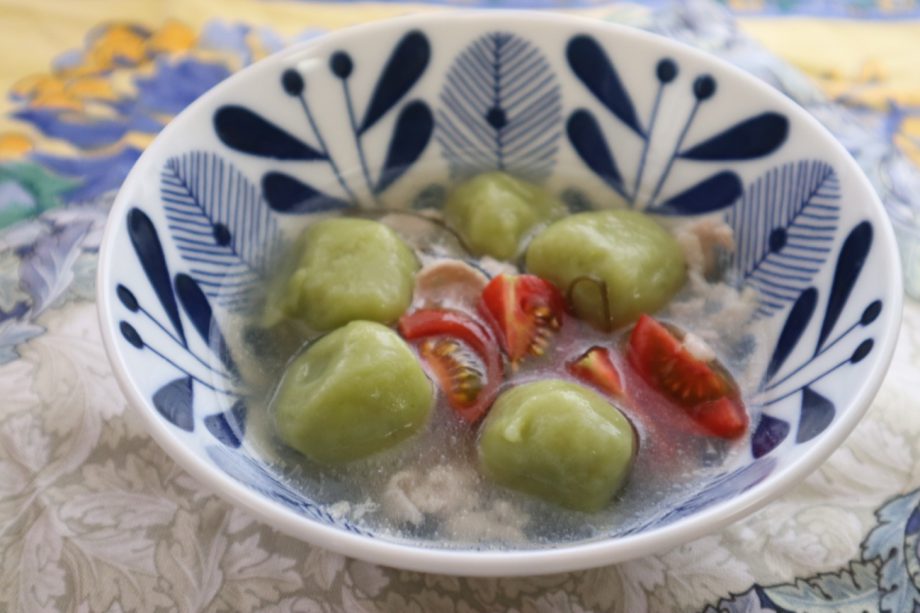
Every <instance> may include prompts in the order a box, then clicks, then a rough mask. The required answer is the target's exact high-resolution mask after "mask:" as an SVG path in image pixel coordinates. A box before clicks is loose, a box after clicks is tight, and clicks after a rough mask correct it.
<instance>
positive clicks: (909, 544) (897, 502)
mask: <svg viewBox="0 0 920 613" xmlns="http://www.w3.org/2000/svg"><path fill="white" fill-rule="evenodd" d="M918 505H920V490H914V491H913V492H911V493H909V494H906V495H904V496H899V497H897V498H895V499H894V500H892V501H891V502H889V503H888V504H886V505H885V506H884V507H882V508H881V509H879V510H878V511H876V513H875V514H876V516H877V518H878V522H879V523H878V525H877V526H876V527H875V528H873V530H872V532H870V533H869V536H868V537H866V540H865V541H864V542H863V545H862V557H863V559H865V560H871V559H875V558H879V559H880V560H881V564H882V566H881V568H879V570H878V587H879V592H878V595H879V596H880V598H879V601H878V603H877V605H876V606H877V609H876V610H881V611H890V612H892V613H894V612H900V611H915V610H916V608H917V605H918V603H920V590H918V589H917V585H916V584H915V583H914V581H913V577H916V576H917V574H920V572H918V562H920V560H918V557H917V555H918V554H917V551H918V550H917V545H918V543H917V541H918V536H920V533H918V531H917V526H916V519H915V516H916V509H917V506H918Z"/></svg>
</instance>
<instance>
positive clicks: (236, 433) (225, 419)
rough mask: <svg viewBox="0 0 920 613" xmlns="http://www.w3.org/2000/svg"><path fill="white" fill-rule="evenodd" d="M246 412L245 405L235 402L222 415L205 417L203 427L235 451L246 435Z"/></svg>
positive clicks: (216, 414)
mask: <svg viewBox="0 0 920 613" xmlns="http://www.w3.org/2000/svg"><path fill="white" fill-rule="evenodd" d="M246 412H247V409H246V403H244V402H243V401H242V400H237V401H236V402H235V403H233V406H232V407H230V408H229V409H227V410H226V411H224V412H223V413H215V414H214V415H208V416H207V417H205V418H204V420H203V421H204V425H205V427H206V428H207V429H208V432H210V433H211V434H213V435H214V438H216V439H217V440H219V441H220V442H221V443H223V444H224V445H227V446H228V447H233V448H234V449H235V448H237V447H239V446H240V445H242V444H243V437H244V436H245V435H246Z"/></svg>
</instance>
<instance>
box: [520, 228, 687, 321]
mask: <svg viewBox="0 0 920 613" xmlns="http://www.w3.org/2000/svg"><path fill="white" fill-rule="evenodd" d="M526 262H527V272H529V273H531V274H535V275H537V276H540V277H543V278H544V279H546V280H548V281H551V282H552V283H554V284H555V285H556V287H559V288H561V289H562V290H563V291H567V289H568V288H569V286H570V285H571V284H572V283H574V282H575V281H576V280H577V279H579V278H582V277H590V278H593V279H597V280H599V281H603V282H604V283H606V286H607V303H608V305H609V309H610V321H609V322H608V321H606V320H605V317H604V303H603V300H602V294H601V292H600V291H599V286H598V285H597V284H596V283H588V282H584V281H581V282H578V283H577V284H576V285H575V286H574V289H573V292H572V302H573V307H574V309H575V313H576V314H577V315H578V316H579V317H580V318H582V319H585V320H587V321H589V322H591V323H592V324H593V325H595V326H597V327H599V328H601V329H607V328H609V327H611V326H612V327H619V326H622V325H625V324H628V323H630V322H632V321H634V320H635V319H637V318H638V317H639V315H641V314H643V313H653V312H655V311H657V310H658V309H660V308H661V307H663V306H665V305H666V304H667V303H668V301H669V300H671V298H672V297H673V296H674V294H675V293H677V291H678V290H679V289H680V288H681V286H683V284H684V280H685V278H686V265H685V264H684V256H683V252H682V251H681V249H680V245H679V244H678V243H677V241H676V240H675V239H674V237H673V236H671V235H670V234H669V233H668V231H667V230H665V229H664V228H662V227H661V226H660V225H658V223H657V222H656V221H655V220H654V219H652V218H651V217H649V216H648V215H645V214H643V213H638V212H635V211H624V210H617V211H597V212H590V213H579V214H577V215H571V216H569V217H566V218H565V219H562V220H560V221H557V222H556V223H554V224H552V225H551V226H549V227H548V228H546V229H545V230H543V231H542V232H541V233H540V234H538V235H537V236H536V237H535V238H534V239H533V241H531V243H530V246H529V247H528V248H527V257H526Z"/></svg>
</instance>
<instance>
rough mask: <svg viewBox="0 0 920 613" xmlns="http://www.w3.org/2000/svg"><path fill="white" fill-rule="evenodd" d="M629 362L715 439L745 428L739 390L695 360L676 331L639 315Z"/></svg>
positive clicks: (717, 371) (710, 365) (715, 368)
mask: <svg viewBox="0 0 920 613" xmlns="http://www.w3.org/2000/svg"><path fill="white" fill-rule="evenodd" d="M627 358H628V361H629V364H630V366H631V367H632V368H633V370H635V372H636V373H637V374H638V375H639V376H640V377H641V378H642V379H643V380H644V381H645V382H646V383H648V384H649V385H650V386H651V387H652V388H653V389H654V390H655V391H656V392H657V393H659V394H661V395H662V396H664V397H665V398H666V399H667V400H669V401H670V402H672V403H673V404H675V405H677V406H679V407H681V408H682V409H683V410H684V411H685V412H686V413H687V415H689V416H690V417H691V418H692V419H693V420H694V421H695V422H696V423H697V424H698V425H699V426H701V427H702V428H703V429H704V430H705V431H706V432H708V433H709V434H712V435H714V436H719V437H723V438H735V437H737V436H740V435H741V434H743V433H744V431H745V430H746V429H747V425H748V416H747V412H746V411H745V409H744V405H743V403H742V402H741V398H740V394H739V392H738V388H737V386H736V385H735V384H734V382H733V381H731V379H730V378H729V376H728V374H727V373H725V372H724V371H723V370H722V369H721V368H719V367H718V365H717V364H715V363H713V362H707V361H705V360H701V359H699V358H696V357H695V356H694V355H693V354H692V353H690V351H689V350H688V349H687V348H686V347H685V346H684V345H683V343H682V342H681V339H679V338H678V337H677V336H676V335H675V334H674V333H672V332H671V331H670V330H669V329H668V328H666V327H665V326H664V325H662V324H661V323H659V322H658V321H656V320H655V319H653V318H652V317H649V316H648V315H643V316H642V317H640V318H639V321H638V322H637V323H636V327H635V328H634V329H633V331H632V333H631V334H630V337H629V348H628V351H627Z"/></svg>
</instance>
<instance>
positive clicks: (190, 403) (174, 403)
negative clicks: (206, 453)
mask: <svg viewBox="0 0 920 613" xmlns="http://www.w3.org/2000/svg"><path fill="white" fill-rule="evenodd" d="M192 383H193V381H192V378H191V377H189V376H186V377H179V378H178V379H175V380H173V381H170V382H169V383H167V384H166V385H164V386H163V387H161V388H160V389H158V390H157V391H156V393H155V394H154V395H153V406H154V407H155V408H156V410H157V411H158V412H159V413H160V415H162V416H163V417H165V418H166V419H167V420H168V421H169V422H170V423H171V424H173V425H174V426H176V427H177V428H180V429H182V430H185V431H186V432H192V431H193V430H194V429H195V417H194V406H195V399H194V395H193V393H194V387H193V386H192Z"/></svg>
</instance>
